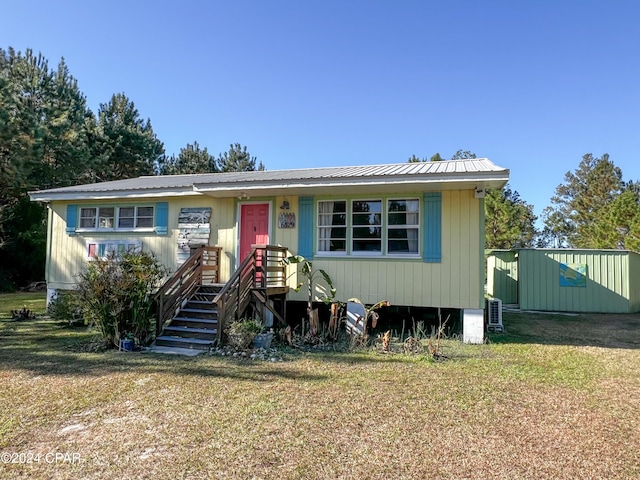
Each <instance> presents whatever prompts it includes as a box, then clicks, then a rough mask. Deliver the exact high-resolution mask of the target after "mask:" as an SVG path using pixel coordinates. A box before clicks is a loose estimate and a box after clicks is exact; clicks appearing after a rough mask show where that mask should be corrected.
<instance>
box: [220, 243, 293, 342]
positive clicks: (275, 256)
mask: <svg viewBox="0 0 640 480" xmlns="http://www.w3.org/2000/svg"><path fill="white" fill-rule="evenodd" d="M286 255H287V249H286V248H285V247H278V246H274V245H253V246H252V250H251V253H250V254H249V255H247V257H246V258H245V259H244V260H243V261H242V263H241V264H240V267H239V268H238V269H237V270H236V271H235V272H234V274H233V275H232V276H231V278H230V279H229V281H228V282H227V283H226V285H225V286H224V288H223V289H222V290H221V291H220V292H219V293H218V295H217V296H216V298H215V300H214V301H215V302H216V303H217V305H218V332H223V331H224V328H225V325H226V323H227V322H232V321H235V320H237V319H238V317H239V316H240V315H242V314H244V312H245V310H246V309H247V307H248V306H249V304H250V303H251V301H252V299H255V296H254V295H252V294H253V292H255V291H256V290H259V291H263V292H264V295H261V296H258V298H260V299H262V298H264V299H265V302H266V299H267V298H268V294H269V292H275V293H277V294H286V293H287V291H288V288H287V285H286V280H287V274H286V273H287V266H286V265H285V263H284V259H285V258H286Z"/></svg>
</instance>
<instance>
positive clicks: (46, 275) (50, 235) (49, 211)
mask: <svg viewBox="0 0 640 480" xmlns="http://www.w3.org/2000/svg"><path fill="white" fill-rule="evenodd" d="M46 208H47V247H46V253H47V258H46V260H45V262H44V281H45V283H46V284H47V307H49V303H51V300H53V298H54V294H53V292H50V291H49V290H50V289H49V275H50V273H51V250H52V248H53V247H52V244H53V241H52V239H53V209H52V208H51V205H50V204H49V202H47V203H46Z"/></svg>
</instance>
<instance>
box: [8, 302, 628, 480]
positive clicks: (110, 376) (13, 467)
mask: <svg viewBox="0 0 640 480" xmlns="http://www.w3.org/2000/svg"><path fill="white" fill-rule="evenodd" d="M8 303H11V302H10V301H8V300H7V297H6V296H0V307H1V308H2V310H0V381H1V382H2V386H3V388H1V389H0V402H1V405H2V409H1V410H0V455H4V456H3V457H2V458H10V457H6V454H9V455H13V454H20V453H25V454H27V453H30V454H31V455H35V454H40V455H42V456H44V455H45V454H47V453H50V452H58V453H62V454H69V457H67V459H68V461H67V462H63V461H62V460H61V461H60V462H59V463H46V462H44V461H40V462H32V463H29V464H25V463H20V462H19V461H18V462H17V463H2V464H0V477H1V478H3V479H18V478H35V479H48V478H56V479H75V478H85V479H101V478H158V479H165V478H166V479H174V478H238V479H240V478H265V479H269V478H273V479H276V478H277V479H297V478H311V479H325V478H343V479H352V478H353V479H356V478H373V479H375V478H396V479H416V478H608V479H627V478H637V477H638V476H640V452H639V450H638V448H637V442H636V439H637V438H638V432H640V375H639V374H638V372H640V348H639V345H640V344H639V340H640V316H638V315H624V316H607V315H588V316H577V317H566V316H546V315H528V314H518V313H505V316H504V322H505V328H506V333H504V334H500V335H494V336H492V337H491V339H490V342H489V343H487V344H485V345H481V346H467V345H462V344H460V343H459V342H452V341H446V342H445V344H444V347H445V350H444V351H445V353H447V356H448V360H447V361H445V362H434V361H433V360H430V359H429V358H428V357H427V356H424V355H403V354H394V355H381V354H378V353H375V352H373V351H358V352H356V353H349V352H322V351H318V352H298V351H296V350H293V349H289V350H286V352H284V358H285V360H286V361H283V362H279V361H277V362H270V361H254V362H250V361H238V360H237V358H236V359H234V358H233V357H232V358H229V357H228V356H221V355H201V356H198V357H194V358H184V357H178V356H164V355H145V354H137V353H132V354H127V355H123V354H119V353H118V352H117V351H106V352H86V351H85V350H86V348H85V345H86V344H87V343H89V342H91V341H92V340H93V338H94V332H92V331H91V330H88V329H87V328H86V327H68V326H65V325H62V324H60V323H56V322H53V321H50V320H47V319H46V318H45V317H43V316H41V315H38V316H37V318H36V320H25V321H19V322H17V321H16V322H12V321H11V320H10V318H8V312H9V310H10V309H13V308H21V307H22V306H23V304H24V303H25V300H24V298H22V299H20V301H19V302H18V303H17V305H14V304H11V306H10V307H9V304H8ZM37 305H38V302H36V303H35V304H33V305H32V304H29V305H28V308H30V309H33V310H35V311H36V313H37V314H41V313H43V312H42V309H43V308H42V307H41V308H40V310H38V306H37ZM42 305H43V303H42ZM5 307H9V308H5ZM3 312H7V314H4V313H3ZM603 325H606V328H605V327H603ZM447 342H451V343H447ZM282 350H283V351H284V349H282ZM72 454H77V455H78V456H79V457H71V455H72ZM16 458H17V459H18V460H19V457H16ZM49 458H52V457H49ZM54 458H55V457H54ZM73 458H75V459H77V460H78V461H75V462H73V463H72V462H71V459H73Z"/></svg>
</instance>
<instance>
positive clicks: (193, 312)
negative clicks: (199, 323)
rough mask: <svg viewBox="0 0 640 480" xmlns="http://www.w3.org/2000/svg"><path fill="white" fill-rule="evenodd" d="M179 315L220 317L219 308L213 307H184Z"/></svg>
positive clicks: (205, 317)
mask: <svg viewBox="0 0 640 480" xmlns="http://www.w3.org/2000/svg"><path fill="white" fill-rule="evenodd" d="M179 315H180V316H181V317H187V318H202V319H206V320H212V319H216V318H218V309H213V308H188V307H187V308H182V309H180V313H179Z"/></svg>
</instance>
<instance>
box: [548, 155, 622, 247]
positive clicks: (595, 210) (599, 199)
mask: <svg viewBox="0 0 640 480" xmlns="http://www.w3.org/2000/svg"><path fill="white" fill-rule="evenodd" d="M622 187H623V182H622V171H621V170H620V169H619V168H618V167H616V166H615V165H614V163H613V162H612V161H611V160H609V155H607V154H606V153H605V154H604V155H602V157H601V158H595V157H594V156H593V155H592V154H590V153H589V154H586V155H584V156H583V157H582V161H581V162H580V165H579V166H578V168H577V169H576V170H575V172H573V173H572V172H567V173H566V174H565V177H564V183H562V184H560V185H558V186H557V187H556V191H555V195H554V196H553V197H552V198H551V203H552V207H551V208H549V209H548V210H546V212H545V217H546V218H545V225H546V227H547V228H548V230H549V231H550V232H552V234H553V235H554V236H555V237H556V238H562V239H566V243H567V244H568V245H569V246H571V247H577V248H603V247H601V246H600V245H601V243H600V242H599V240H598V237H599V236H600V237H601V236H602V235H601V233H600V234H599V233H598V229H599V228H601V227H599V226H598V222H599V220H601V219H602V218H603V213H604V212H605V211H606V209H607V208H608V207H609V206H610V204H611V203H612V202H613V201H614V200H615V198H616V197H617V196H618V195H619V194H620V193H621V191H622ZM609 248H615V247H609Z"/></svg>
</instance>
